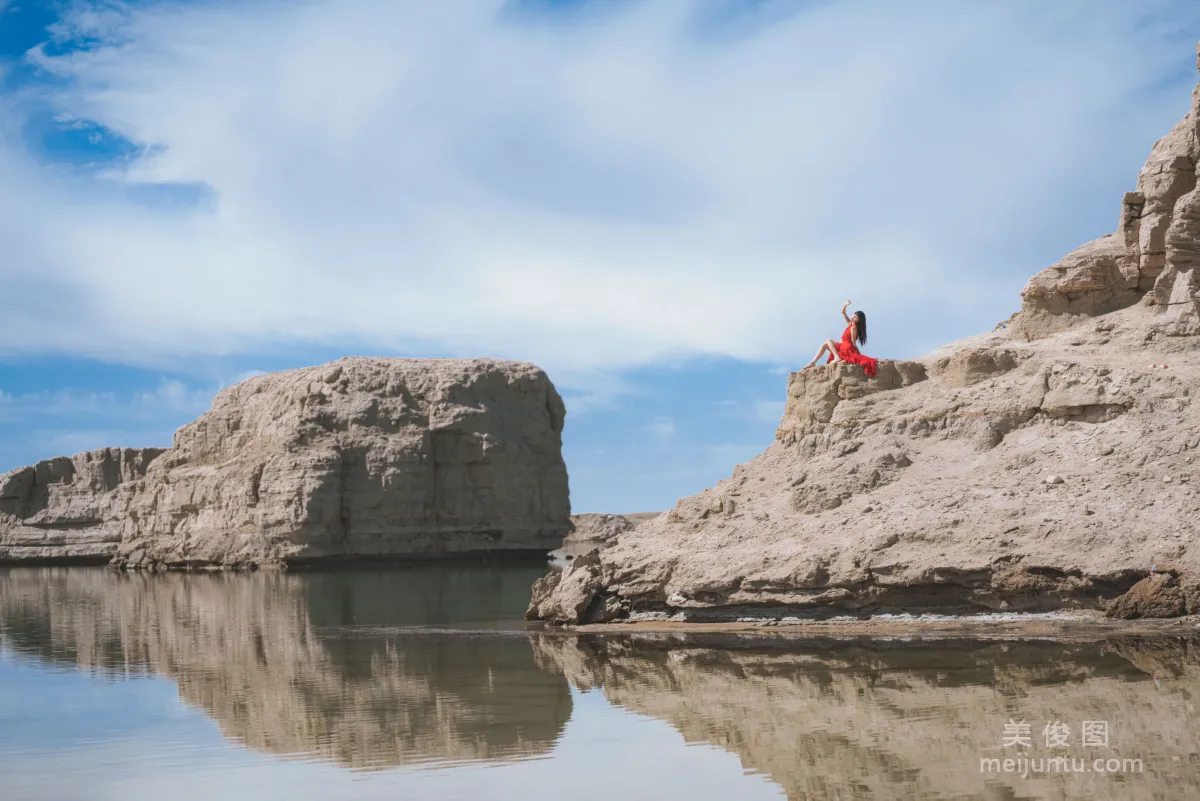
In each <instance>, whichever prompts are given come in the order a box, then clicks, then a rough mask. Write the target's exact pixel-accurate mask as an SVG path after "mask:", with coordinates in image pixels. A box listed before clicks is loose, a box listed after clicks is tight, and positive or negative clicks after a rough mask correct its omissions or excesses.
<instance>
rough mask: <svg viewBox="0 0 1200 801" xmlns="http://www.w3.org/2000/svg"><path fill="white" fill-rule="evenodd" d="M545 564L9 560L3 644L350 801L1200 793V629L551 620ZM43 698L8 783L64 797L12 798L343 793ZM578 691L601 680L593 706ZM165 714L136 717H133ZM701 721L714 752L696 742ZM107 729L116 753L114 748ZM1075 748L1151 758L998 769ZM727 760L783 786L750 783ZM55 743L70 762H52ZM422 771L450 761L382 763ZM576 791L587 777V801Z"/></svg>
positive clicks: (113, 698) (14, 753)
mask: <svg viewBox="0 0 1200 801" xmlns="http://www.w3.org/2000/svg"><path fill="white" fill-rule="evenodd" d="M539 573H540V569H538V568H533V569H531V570H520V569H514V568H504V569H488V568H446V567H437V566H425V567H422V568H418V569H413V570H409V571H405V570H393V571H387V572H380V573H361V572H352V573H334V574H290V575H288V574H284V575H280V574H269V573H261V574H255V575H229V574H213V575H128V576H127V575H120V574H113V573H109V572H107V571H104V570H79V569H72V570H65V569H43V570H32V569H21V570H8V571H0V641H2V643H3V647H4V649H5V650H6V651H8V652H9V653H16V654H18V655H19V660H18V661H19V662H20V663H21V664H22V665H23V666H34V667H35V670H36V671H40V673H39V675H41V674H42V673H46V672H47V670H46V669H47V668H48V667H51V666H62V667H65V668H69V669H70V670H71V671H72V672H74V671H78V670H84V671H87V672H90V673H92V674H94V675H97V676H102V677H106V678H111V677H119V676H137V675H151V676H165V677H168V678H169V679H171V681H172V682H173V683H174V685H175V686H176V687H177V688H178V693H179V696H180V697H181V698H182V699H183V700H184V702H186V703H187V704H189V705H191V706H193V707H195V708H197V709H200V710H203V712H204V713H205V714H206V715H207V716H209V717H210V718H211V719H212V720H214V721H215V722H216V723H217V724H218V725H219V727H220V729H221V731H222V733H223V735H224V737H225V738H226V739H227V740H229V741H235V742H238V743H242V744H244V745H246V746H248V747H249V749H250V751H249V752H245V751H241V750H240V749H229V750H230V751H233V750H237V751H238V753H250V754H271V755H283V756H287V757H302V758H307V759H313V758H315V759H317V760H321V761H324V762H330V763H333V764H336V765H340V766H342V767H347V768H353V769H368V770H373V771H375V772H373V773H372V774H371V775H370V776H369V777H363V776H362V775H361V774H358V773H350V772H348V771H332V772H333V773H336V774H338V775H343V774H344V775H346V776H352V777H354V778H353V782H354V784H353V786H352V791H351V790H347V791H346V793H343V794H341V795H337V793H338V792H341V789H345V787H341V788H340V789H338V790H337V791H336V792H334V791H329V792H334V795H335V796H336V797H347V798H349V797H368V796H369V797H373V798H382V797H446V796H445V795H444V793H443V790H442V789H438V788H442V787H443V786H444V785H443V784H437V785H435V784H434V783H433V781H432V780H429V781H425V780H424V779H420V778H414V776H416V775H417V774H420V775H422V776H426V775H429V774H431V773H436V774H438V777H437V781H439V782H458V783H459V784H458V785H456V786H459V787H460V789H461V790H462V792H463V793H465V795H463V797H472V798H474V797H501V796H502V797H506V798H509V797H511V798H523V799H532V798H550V797H555V798H558V797H562V795H564V794H565V795H567V796H568V797H573V798H574V797H579V798H584V797H588V798H609V797H612V796H613V795H614V794H615V795H616V796H617V797H639V795H647V796H656V797H687V798H691V799H695V801H699V799H702V798H727V797H752V796H755V795H757V797H772V796H773V795H774V794H775V793H776V792H777V790H776V788H775V786H774V785H778V787H780V788H782V789H783V791H784V792H786V794H787V796H788V797H789V798H791V799H793V801H796V800H798V799H810V798H811V799H851V798H853V799H858V798H877V799H893V798H916V799H951V798H953V799H959V798H979V799H1021V798H1098V799H1158V798H1162V799H1172V800H1174V799H1182V798H1194V797H1200V746H1198V744H1200V730H1198V727H1197V723H1196V720H1197V715H1196V711H1197V710H1196V703H1197V698H1196V694H1197V692H1200V647H1198V644H1197V641H1196V640H1191V639H1177V640H1163V639H1142V640H1138V639H1114V640H1111V641H1109V642H1103V643H1089V644H1078V643H1076V644H1062V643H1051V642H1032V643H1002V642H967V641H955V642H938V643H920V642H911V641H910V642H904V641H899V640H891V641H887V640H874V641H867V640H862V641H851V640H833V639H828V640H823V641H817V640H812V639H807V640H805V639H797V638H786V637H776V638H773V639H764V638H761V637H760V638H751V637H743V636H734V635H695V634H692V635H688V636H682V635H669V636H668V635H659V636H654V635H648V634H637V635H623V636H609V637H603V638H602V637H595V636H574V635H572V634H569V633H561V632H560V633H527V632H525V631H524V629H523V626H522V623H521V620H520V617H521V613H522V611H523V609H524V605H525V602H526V598H527V592H528V587H529V584H530V582H531V581H532V579H533V578H534V577H535V576H536V575H538V574H539ZM414 627H416V628H414ZM456 629H457V630H456ZM9 675H15V674H11V673H10V674H9ZM147 684H154V685H156V686H161V682H155V683H147ZM38 686H40V687H41V689H40V690H35V692H41V693H42V694H41V695H39V696H37V697H35V698H32V699H31V702H30V703H29V704H28V705H24V706H23V709H26V710H29V713H28V714H26V713H22V714H26V716H25V717H24V718H13V719H14V720H16V719H19V720H23V721H25V722H28V721H31V720H32V721H33V722H34V723H35V724H37V723H39V722H40V721H42V720H46V721H49V722H48V723H47V724H46V726H45V727H44V728H43V729H42V732H43V734H42V735H39V736H40V738H41V739H38V740H37V744H36V745H35V746H34V747H33V749H32V750H25V751H23V750H21V749H22V748H23V747H24V740H25V736H24V734H23V733H18V731H17V727H16V726H14V727H13V730H12V731H11V732H10V737H9V738H8V740H7V742H0V795H5V793H4V790H3V787H4V779H5V778H6V777H5V775H4V774H5V770H8V771H9V772H10V773H11V772H12V771H13V770H14V769H19V770H21V771H23V773H22V778H21V779H20V781H21V782H23V784H20V785H19V786H21V787H24V788H26V790H28V788H34V789H35V790H36V791H38V792H41V793H42V794H41V795H40V796H39V795H37V793H36V792H35V794H34V795H32V796H31V795H29V793H28V792H26V793H25V794H24V795H20V794H10V795H13V797H45V798H57V797H90V796H88V795H87V794H86V793H84V794H83V795H80V794H79V793H78V792H73V791H72V788H73V787H74V786H75V785H70V786H66V785H64V782H65V781H68V779H69V780H70V781H74V782H77V783H78V785H79V786H82V787H89V786H90V785H91V784H93V783H95V784H100V783H103V782H106V781H107V782H109V783H110V786H111V787H112V788H114V789H113V792H114V793H117V795H113V796H111V797H121V798H135V797H136V798H142V797H145V798H153V797H160V795H161V794H160V793H159V792H158V790H157V789H156V786H155V785H153V784H151V783H147V782H148V780H147V779H146V778H145V776H154V777H156V780H161V781H162V782H164V784H165V785H167V786H169V785H170V784H171V783H172V782H176V781H179V780H180V777H181V776H187V775H190V774H188V773H187V771H188V770H189V769H195V770H200V767H199V766H201V765H217V766H218V767H216V768H213V769H210V770H209V771H208V772H207V773H206V774H205V775H216V776H223V775H226V774H228V775H230V776H244V777H251V776H253V777H256V778H257V780H258V781H260V782H261V783H262V784H263V785H264V786H271V787H277V786H281V785H280V784H279V783H280V782H281V781H284V779H285V777H290V778H288V781H290V782H291V784H290V785H289V786H290V787H291V788H292V791H291V793H290V794H291V796H292V797H297V798H319V797H331V796H329V795H328V792H327V793H326V794H322V793H321V792H319V791H318V790H316V789H313V788H310V787H309V785H308V782H310V781H313V780H315V779H320V778H321V776H323V775H324V776H325V780H326V781H332V780H330V779H329V778H328V776H327V775H325V774H320V773H312V772H308V773H304V774H303V776H301V775H300V774H298V773H287V772H285V771H281V769H280V765H279V764H278V763H277V762H274V761H272V760H268V759H262V758H261V757H257V758H256V759H255V760H252V761H253V765H252V766H251V767H248V768H246V770H247V773H245V774H232V773H229V771H230V770H231V769H232V768H231V767H230V766H233V765H236V764H240V763H237V762H236V760H234V759H233V758H232V757H231V756H230V754H225V753H223V754H222V755H221V756H220V757H219V758H217V757H213V758H212V759H213V760H215V761H207V762H206V761H205V760H206V759H209V758H208V757H206V756H205V755H204V754H203V753H198V752H196V751H195V743H196V742H200V741H196V740H191V739H188V736H187V735H186V732H183V731H182V730H180V729H179V728H172V727H169V726H160V727H159V728H155V727H154V726H148V727H147V728H146V729H145V731H153V732H155V735H154V736H156V737H157V736H159V735H158V732H163V734H162V736H163V737H164V738H165V739H164V741H163V743H162V748H161V749H159V750H158V751H156V752H155V753H156V754H157V756H154V757H153V758H148V757H147V756H146V753H147V752H146V751H145V750H144V745H125V744H122V743H123V741H121V740H120V737H121V736H122V735H121V733H120V731H119V730H118V727H117V726H116V725H115V724H114V723H113V722H110V721H106V720H97V721H96V723H95V725H94V726H93V727H91V728H90V729H89V732H90V733H89V735H88V738H85V740H83V741H81V740H78V739H76V740H71V741H70V742H65V743H63V744H61V745H60V743H59V742H58V740H57V739H56V734H57V732H58V731H59V729H54V728H53V727H54V726H56V725H57V726H60V728H61V731H64V732H65V731H67V730H68V729H73V728H74V727H77V726H78V725H79V718H78V716H74V717H72V715H73V714H74V710H72V709H70V708H65V711H64V712H63V717H62V718H61V721H63V722H55V720H56V719H55V717H54V713H55V711H56V710H57V709H58V708H59V707H58V705H59V703H60V700H61V699H60V698H59V697H57V696H56V695H54V694H53V692H54V690H53V689H52V687H56V686H62V685H49V684H47V685H38ZM122 686H129V685H122ZM572 686H574V687H575V688H577V689H578V690H579V691H585V692H591V691H596V692H595V693H594V694H589V695H581V696H578V701H579V703H578V705H577V706H574V707H573V703H572V694H571V687H572ZM168 691H169V692H170V691H171V690H168ZM105 692H107V693H108V695H107V696H105V697H106V698H107V699H109V701H110V703H109V704H108V705H107V706H105V705H103V704H100V705H99V706H97V707H96V708H97V709H103V710H105V712H104V714H107V713H108V712H110V711H111V710H114V709H117V708H118V706H119V704H120V703H122V702H121V701H119V700H117V699H118V698H137V697H139V693H137V692H130V693H128V694H124V695H122V694H120V693H119V692H118V688H115V687H111V688H110V687H109V686H108V685H107V683H106V684H104V685H101V690H100V693H101V694H103V693H105ZM2 698H3V696H2V694H0V701H2ZM604 699H607V702H606V701H605V700H604ZM172 700H173V699H172ZM0 707H2V703H0ZM43 709H45V713H44V714H43V713H42V710H43ZM621 710H626V711H628V712H632V713H637V714H636V715H629V714H626V713H625V712H623V711H621ZM3 712H4V710H3V708H0V720H3ZM141 714H143V713H142V712H140V711H139V710H138V709H136V708H135V709H133V710H131V711H129V713H128V715H127V717H128V718H130V719H134V720H136V719H140V718H139V715H141ZM1085 720H1091V721H1104V722H1106V723H1108V724H1109V727H1110V731H1109V744H1108V746H1106V747H1104V748H1099V747H1091V748H1083V747H1082V744H1081V742H1080V738H1081V735H1082V731H1081V728H1082V723H1083V721H1085ZM1020 721H1025V722H1026V724H1028V729H1027V730H1026V736H1027V737H1028V740H1029V745H1028V747H1024V746H1019V745H1011V746H1009V747H1005V745H1004V744H1003V743H1004V739H1005V736H1006V730H1005V727H1006V725H1008V724H1009V723H1010V722H1020ZM568 722H569V725H568ZM1052 722H1059V723H1062V724H1065V725H1066V726H1067V727H1068V729H1069V738H1068V739H1069V741H1068V742H1067V743H1066V745H1065V747H1064V748H1062V749H1055V748H1051V746H1049V745H1048V744H1047V742H1046V739H1045V736H1046V735H1045V733H1044V729H1045V726H1046V724H1047V723H1052ZM47 732H48V734H47ZM680 735H682V738H683V739H685V740H687V741H688V742H691V743H697V744H700V743H703V744H708V745H709V746H713V747H715V748H707V749H694V748H684V747H682V744H681V742H680ZM172 738H173V739H172ZM2 739H3V738H0V740H2ZM139 742H140V741H139ZM93 743H101V744H115V745H114V746H113V750H112V751H97V752H94V753H93V752H89V751H88V750H87V749H88V748H91V747H92V744H93ZM221 747H222V748H224V745H223V744H222V746H221ZM5 748H7V749H8V750H7V752H5V750H4V749H5ZM717 749H721V750H723V751H724V752H727V753H721V751H719V750H717ZM681 752H686V753H681ZM1059 753H1062V754H1065V755H1067V756H1068V757H1070V758H1072V759H1078V760H1083V759H1086V761H1087V764H1088V765H1089V766H1090V765H1091V764H1092V762H1093V760H1094V759H1095V758H1096V757H1101V758H1104V759H1117V760H1124V759H1136V760H1141V770H1140V772H1139V771H1136V770H1133V769H1132V766H1130V770H1124V768H1123V765H1122V770H1118V771H1117V772H1116V773H1113V774H1107V773H1096V772H1094V771H1091V770H1090V769H1089V772H1087V773H1073V772H1072V773H1056V774H1053V775H1042V774H1036V773H1033V774H1031V775H1029V776H1027V777H1024V776H1021V775H1018V774H1019V771H1015V772H1013V773H1005V772H1003V770H1002V768H1001V767H999V766H998V767H997V769H996V770H995V771H993V772H991V773H984V772H981V768H982V764H981V760H984V759H997V760H1003V759H1007V758H1016V757H1017V756H1018V755H1021V756H1028V757H1033V758H1035V759H1036V758H1042V759H1044V758H1045V757H1047V756H1053V755H1057V754H1059ZM114 754H115V755H117V756H118V757H119V758H120V759H122V760H124V761H125V764H126V765H127V766H130V765H136V772H137V775H138V776H139V777H142V779H141V781H142V782H143V783H142V784H136V785H130V786H131V787H133V788H135V789H134V790H130V792H131V793H132V794H123V793H125V791H124V790H120V792H119V793H118V789H116V788H118V785H115V784H112V778H111V777H110V775H109V773H110V768H109V767H107V766H108V765H109V764H110V762H111V758H112V755H114ZM729 755H734V756H735V757H736V759H737V760H740V761H741V765H742V766H743V767H744V768H745V769H747V770H748V771H749V772H752V773H757V774H759V775H758V776H745V775H742V774H741V773H740V772H739V771H738V770H737V764H736V760H735V759H734V758H733V757H731V756H729ZM32 756H39V757H44V758H46V759H48V760H49V764H53V765H54V766H55V767H45V766H44V763H31V758H32ZM531 757H545V758H544V759H536V760H531V759H530V758H531ZM6 760H7V761H6ZM496 763H504V764H506V765H507V766H508V767H507V768H506V769H505V770H506V771H511V775H510V778H509V779H508V782H509V783H508V784H507V785H506V789H507V792H506V793H501V792H500V791H499V790H498V789H497V786H496V782H497V781H499V780H500V779H499V778H498V777H499V776H501V775H502V774H504V773H505V771H491V770H489V771H484V772H478V771H472V770H471V767H472V766H473V765H494V764H496ZM59 764H64V765H71V766H73V770H74V771H75V774H74V778H71V777H66V778H64V777H62V776H60V775H59V768H58V767H57V765H59ZM289 764H290V766H293V767H297V768H300V767H304V768H307V767H310V766H307V765H300V764H299V763H298V762H292V763H289ZM410 765H421V766H429V765H438V766H445V767H449V768H451V769H450V770H446V771H433V772H431V771H408V772H405V771H387V772H383V771H377V770H376V769H379V768H386V767H397V766H410ZM320 767H323V766H320ZM730 770H731V771H732V775H731V774H730V772H729V771H730ZM1122 771H1123V772H1122ZM485 773H486V774H487V776H486V778H485V777H484V775H483V774H485ZM764 777H765V778H764ZM368 779H371V780H378V783H377V784H374V785H372V784H371V783H370V782H369V781H367V780H368ZM768 779H769V781H768ZM242 780H243V779H240V778H235V779H230V781H233V782H235V783H236V782H240V781H242ZM360 780H361V783H360ZM388 782H391V784H388ZM564 782H573V784H572V785H571V787H573V789H572V790H570V792H565V791H564V790H563V789H562V788H563V787H564V786H566V785H564ZM722 782H724V784H722ZM183 783H184V784H186V783H187V782H186V781H184V782H183ZM772 783H774V785H773V784H772ZM189 786H190V785H189ZM346 786H350V785H349V783H348V784H347V785H346ZM665 787H667V788H672V789H673V790H674V791H677V792H666V791H665V790H663V788H665ZM653 788H658V789H657V790H655V791H654V792H651V790H652V789H653ZM400 790H403V792H401V791H400ZM493 791H495V792H493ZM247 792H249V790H248V791H247ZM664 793H665V794H664ZM97 797H99V796H97Z"/></svg>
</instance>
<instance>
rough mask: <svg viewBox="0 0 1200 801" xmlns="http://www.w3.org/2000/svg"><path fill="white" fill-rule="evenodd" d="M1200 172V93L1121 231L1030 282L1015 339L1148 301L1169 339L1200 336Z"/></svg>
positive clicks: (1149, 164) (1146, 170)
mask: <svg viewBox="0 0 1200 801" xmlns="http://www.w3.org/2000/svg"><path fill="white" fill-rule="evenodd" d="M1198 53H1200V47H1198ZM1197 66H1200V59H1198V60H1197ZM1198 173H1200V87H1197V89H1196V91H1195V92H1194V93H1193V95H1192V106H1191V108H1190V109H1189V110H1188V112H1187V114H1186V115H1185V116H1184V118H1183V119H1182V120H1180V121H1179V123H1178V124H1177V125H1176V126H1175V127H1174V128H1172V129H1171V132H1170V133H1169V134H1167V135H1166V136H1164V137H1163V138H1162V139H1159V140H1158V141H1157V142H1156V143H1155V144H1154V147H1153V149H1152V150H1151V152H1150V157H1149V158H1148V159H1147V160H1146V164H1145V166H1144V167H1142V169H1141V172H1139V173H1138V181H1137V189H1136V191H1133V192H1128V193H1126V195H1125V198H1124V200H1123V202H1122V204H1121V215H1120V222H1119V224H1118V230H1117V231H1116V232H1115V233H1112V234H1108V235H1106V236H1103V237H1101V238H1100V239H1097V240H1095V241H1093V242H1089V243H1087V244H1086V245H1083V246H1082V247H1080V248H1078V249H1076V250H1074V251H1072V252H1071V253H1069V254H1067V255H1066V256H1064V257H1063V259H1062V260H1061V261H1059V262H1058V263H1057V264H1054V265H1052V266H1051V267H1048V268H1046V269H1045V270H1043V271H1042V272H1040V273H1038V274H1037V275H1035V276H1033V277H1032V278H1030V279H1029V283H1028V284H1027V285H1026V286H1025V289H1024V291H1022V293H1021V299H1022V304H1021V313H1020V314H1019V315H1018V316H1017V319H1016V320H1015V321H1014V325H1013V328H1014V330H1015V332H1016V333H1018V334H1020V335H1021V336H1024V337H1026V338H1029V339H1037V338H1040V337H1043V336H1046V335H1048V334H1051V333H1054V332H1056V331H1061V330H1064V329H1067V328H1070V327H1072V326H1074V325H1077V324H1080V323H1082V322H1086V321H1087V320H1088V319H1089V318H1091V317H1094V316H1096V315H1100V314H1106V313H1108V312H1111V311H1116V310H1118V309H1122V308H1125V307H1127V306H1130V305H1132V304H1134V303H1136V302H1138V301H1139V300H1141V299H1142V298H1143V297H1145V298H1147V299H1148V302H1151V303H1152V304H1153V305H1154V306H1155V307H1156V309H1157V311H1158V312H1159V315H1160V318H1161V319H1160V323H1159V329H1160V330H1161V331H1162V332H1163V333H1165V334H1167V335H1174V336H1193V335H1195V334H1197V333H1200V269H1198V268H1200V189H1198V188H1197V174H1198Z"/></svg>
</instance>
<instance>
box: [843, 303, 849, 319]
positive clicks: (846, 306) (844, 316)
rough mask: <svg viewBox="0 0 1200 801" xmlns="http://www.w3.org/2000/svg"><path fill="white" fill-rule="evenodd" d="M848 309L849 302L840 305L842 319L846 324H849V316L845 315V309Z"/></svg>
mask: <svg viewBox="0 0 1200 801" xmlns="http://www.w3.org/2000/svg"><path fill="white" fill-rule="evenodd" d="M848 308H850V301H846V302H845V303H843V304H842V319H843V320H845V321H846V322H850V316H849V315H847V314H846V309H848Z"/></svg>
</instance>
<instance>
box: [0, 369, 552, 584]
mask: <svg viewBox="0 0 1200 801" xmlns="http://www.w3.org/2000/svg"><path fill="white" fill-rule="evenodd" d="M564 415H565V411H564V407H563V403H562V400H561V399H560V397H559V395H558V393H557V392H556V391H555V389H554V387H553V385H552V384H551V383H550V380H549V379H548V378H547V377H546V375H545V373H543V372H542V371H541V370H539V369H537V368H536V367H533V366H532V365H527V364H520V363H516V362H503V361H494V360H487V359H478V360H472V359H382V358H350V359H342V360H340V361H337V362H333V363H331V364H327V365H322V366H318V367H311V368H305V369H301V370H291V371H287V372H282V373H272V374H269V375H264V376H259V377H256V378H252V379H250V380H248V381H244V382H242V383H240V384H237V385H236V386H233V387H230V388H229V389H226V390H224V391H223V392H221V393H220V394H219V395H218V396H217V397H216V399H215V400H214V401H213V407H212V410H211V411H209V412H207V413H206V414H204V415H203V416H201V417H200V418H199V419H198V420H196V421H194V422H192V423H190V424H188V425H186V426H184V427H183V428H181V429H180V430H179V431H178V432H177V433H176V435H175V443H174V447H173V448H171V449H170V450H167V451H135V452H121V451H101V452H97V453H96V454H82V455H80V456H78V457H75V459H74V460H63V459H60V460H53V461H52V462H48V463H43V464H41V465H38V466H37V467H35V468H25V469H23V470H18V471H15V472H14V473H10V474H8V475H6V476H4V477H2V478H0V498H2V500H0V560H6V561H26V560H29V559H32V558H39V559H71V558H73V557H76V556H78V555H80V554H82V553H84V552H86V554H87V555H88V556H91V557H104V556H108V557H112V559H113V564H115V565H117V566H125V567H131V568H139V567H150V566H160V565H162V566H168V567H208V566H251V565H269V564H280V563H292V564H296V563H305V562H313V561H328V560H333V559H356V558H381V557H384V558H386V557H409V556H439V555H446V554H453V553H463V552H471V551H489V552H492V551H546V550H550V549H552V548H555V547H558V546H559V545H560V544H561V542H562V538H563V537H564V535H565V534H566V533H567V531H568V530H569V527H570V523H569V514H570V505H569V498H568V488H567V472H566V467H565V465H564V464H563V460H562V453H561V444H562V443H561V434H562V428H563V422H564ZM105 454H107V455H105ZM106 460H107V461H106ZM113 460H117V461H118V462H119V466H118V467H117V468H111V469H110V468H104V470H107V471H108V472H104V471H103V470H101V468H100V467H95V465H96V464H100V463H103V464H109V463H111V462H112V461H113ZM97 470H99V471H100V472H101V473H103V475H104V478H103V480H101V479H97V478H96V477H95V475H98V473H96V471H97Z"/></svg>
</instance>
